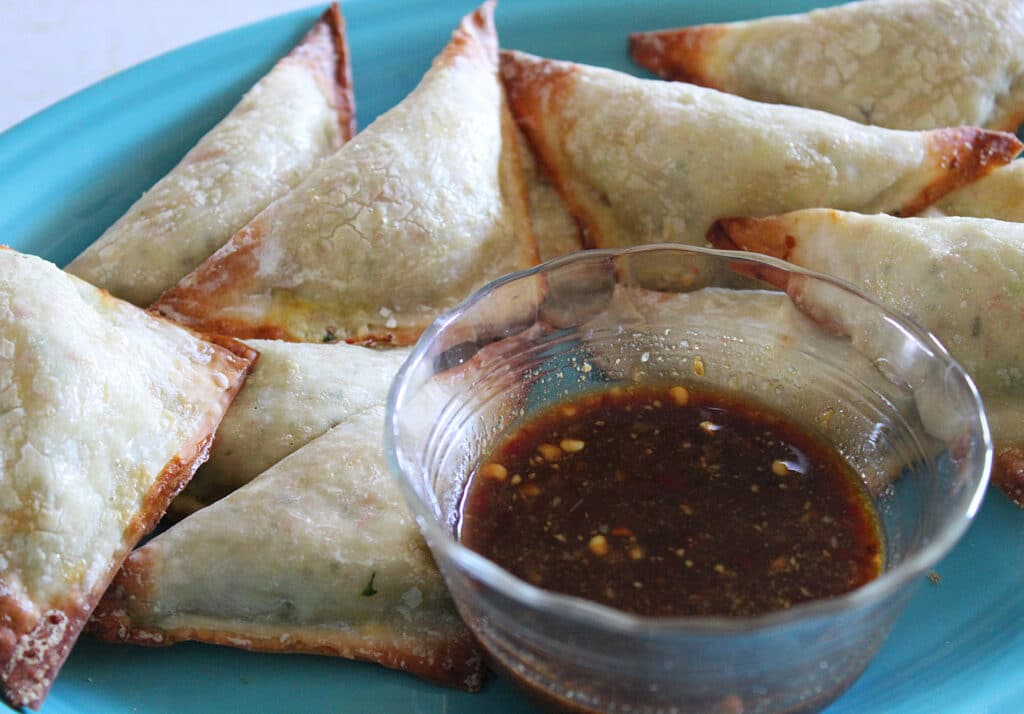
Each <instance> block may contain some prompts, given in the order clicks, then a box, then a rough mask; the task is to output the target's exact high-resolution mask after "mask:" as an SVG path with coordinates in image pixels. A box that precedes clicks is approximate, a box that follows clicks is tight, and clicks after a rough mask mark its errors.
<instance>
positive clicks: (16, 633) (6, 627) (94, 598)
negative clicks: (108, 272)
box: [0, 298, 257, 709]
mask: <svg viewBox="0 0 1024 714" xmlns="http://www.w3.org/2000/svg"><path fill="white" fill-rule="evenodd" d="M110 299H114V298H110ZM209 341H210V342H211V343H212V344H214V345H215V347H216V354H215V356H214V357H213V358H212V360H211V364H210V368H211V369H216V370H218V371H220V372H222V373H224V374H225V375H226V376H227V377H228V379H229V386H228V388H227V389H226V390H225V391H224V392H223V393H222V396H221V399H222V409H221V415H223V413H224V412H225V411H226V410H227V407H228V405H230V404H231V401H232V400H233V399H234V398H235V395H236V394H237V393H238V390H239V389H240V388H241V386H242V384H243V383H244V381H245V377H246V376H247V375H248V373H249V371H250V370H251V368H252V365H253V362H254V361H255V359H256V357H257V353H256V351H255V350H253V349H251V348H249V347H247V346H246V345H244V344H242V343H240V342H238V341H237V340H232V339H230V338H223V337H214V338H210V339H209ZM217 422H218V423H219V419H218V420H217ZM216 428H217V423H213V424H202V425H200V429H199V430H198V433H197V434H195V435H194V438H193V439H192V440H191V441H190V442H189V443H188V444H187V445H186V446H185V447H183V450H182V452H181V453H179V454H177V455H175V456H174V457H173V458H172V459H171V461H170V462H168V464H167V465H166V466H164V468H163V470H162V471H161V472H160V475H159V476H158V477H157V478H156V480H155V481H154V483H153V486H152V487H151V488H150V489H149V492H148V493H147V494H146V496H145V498H144V499H143V504H142V507H141V508H140V510H139V511H138V513H136V515H135V516H134V517H133V518H132V520H131V521H130V522H129V523H128V525H127V526H126V528H125V531H124V536H123V539H122V547H121V548H120V549H119V550H118V551H117V552H116V553H114V554H113V556H112V558H111V566H110V569H109V571H108V573H107V574H106V576H105V577H104V578H103V579H102V580H101V581H100V582H98V583H97V584H96V585H95V586H94V587H93V588H92V589H91V590H90V591H89V592H87V593H73V594H69V595H68V596H67V598H66V599H65V600H63V601H56V602H52V603H46V604H45V605H44V606H43V608H45V609H43V608H41V612H40V613H39V614H38V615H37V614H35V613H34V612H32V610H30V609H28V608H26V607H25V605H26V603H24V602H23V601H22V600H20V599H19V598H16V597H14V596H12V595H10V594H4V595H2V596H0V663H2V670H0V678H2V681H3V691H4V697H5V698H6V699H7V701H8V702H10V703H11V704H12V705H13V706H15V707H25V706H27V707H30V708H32V709H38V708H39V707H40V706H41V705H42V703H43V700H44V699H45V698H46V695H47V694H48V693H49V691H50V687H51V686H53V682H54V680H55V679H56V677H57V673H58V671H59V670H60V668H61V666H62V665H63V664H64V660H66V659H67V657H68V654H69V653H70V652H71V647H72V645H74V643H75V641H76V640H77V639H78V635H79V634H80V633H81V631H82V628H83V627H84V626H85V623H86V621H87V620H88V619H89V615H90V613H91V612H92V610H93V609H94V608H95V607H96V605H97V603H98V602H99V600H100V598H101V596H102V595H103V592H104V591H105V590H106V589H107V585H108V584H109V583H110V581H111V580H112V579H113V578H114V576H115V574H116V573H117V571H118V569H119V568H120V566H121V563H122V562H123V561H124V559H125V558H126V557H127V556H128V554H129V553H130V552H131V549H132V548H133V547H134V545H135V544H136V543H137V542H138V541H139V539H140V538H142V536H144V535H145V534H146V533H148V532H149V531H150V530H152V528H153V526H154V525H156V522H157V521H158V520H160V517H161V516H162V515H163V513H164V511H166V510H167V506H168V505H170V502H171V500H172V499H173V498H174V497H175V496H176V495H177V494H178V492H179V491H181V489H183V488H184V487H185V484H187V483H188V481H189V479H190V478H192V475H193V474H194V473H195V470H196V469H197V468H199V466H200V464H202V463H203V462H204V461H205V460H206V457H207V455H208V453H209V449H210V444H211V443H212V442H213V433H214V431H215V430H216ZM4 591H5V588H4V584H3V581H2V580H0V592H4ZM27 604H28V605H29V607H31V606H32V605H34V603H27Z"/></svg>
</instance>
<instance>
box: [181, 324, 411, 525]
mask: <svg viewBox="0 0 1024 714" xmlns="http://www.w3.org/2000/svg"><path fill="white" fill-rule="evenodd" d="M248 344H249V346H250V347H252V348H253V349H255V350H256V351H257V352H259V353H260V359H259V361H258V362H257V363H256V366H255V367H254V368H253V370H252V374H250V375H249V378H248V379H247V380H246V382H245V386H244V387H242V389H241V391H239V393H238V396H237V397H236V398H235V401H234V403H233V404H232V405H231V408H230V409H229V410H228V413H227V415H225V417H224V421H222V422H221V425H220V428H219V429H217V435H216V437H215V438H214V440H213V446H212V447H211V448H210V459H209V461H207V462H206V463H205V464H203V465H202V466H201V467H200V468H199V471H198V472H197V473H196V475H195V478H193V479H192V480H191V481H190V482H189V484H188V486H186V487H185V490H184V491H182V492H181V494H179V496H178V497H177V498H176V499H175V500H174V503H173V504H172V505H171V510H172V511H174V512H176V513H180V514H182V515H184V514H187V513H191V512H193V511H196V510H198V509H200V508H202V507H204V506H206V505H208V504H210V503H212V502H214V501H216V500H218V499H220V498H222V497H224V496H226V495H227V494H229V493H231V492H232V491H234V490H235V489H237V488H239V487H240V486H244V485H245V484H247V483H249V482H250V481H251V480H252V479H254V478H255V477H256V476H258V475H259V474H261V473H263V472H264V471H266V470H267V469H268V468H270V467H271V466H273V465H274V464H276V463H277V462H278V461H280V460H281V459H283V458H284V457H285V456H287V455H288V454H290V453H292V452H293V451H295V450H296V449H299V448H301V447H302V446H305V445H306V444H307V443H309V442H310V441H312V440H313V439H315V438H316V437H318V436H320V435H321V434H323V433H325V432H326V431H328V430H329V429H331V428H332V427H334V426H336V425H338V424H340V423H341V422H342V421H344V420H346V419H348V418H350V417H352V416H354V415H355V414H358V413H360V412H362V411H365V410H367V409H369V408H370V407H373V406H379V405H383V404H384V402H385V401H386V400H387V396H388V389H389V387H390V386H391V381H392V379H394V376H395V374H397V373H398V368H399V367H401V366H402V363H403V362H404V361H405V359H406V357H408V356H409V351H408V350H406V349H393V350H372V349H368V348H366V347H360V346H358V345H346V344H335V345H312V344H297V343H294V342H281V341H279V340H251V341H249V342H248Z"/></svg>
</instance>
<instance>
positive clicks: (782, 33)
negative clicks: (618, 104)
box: [629, 0, 1024, 131]
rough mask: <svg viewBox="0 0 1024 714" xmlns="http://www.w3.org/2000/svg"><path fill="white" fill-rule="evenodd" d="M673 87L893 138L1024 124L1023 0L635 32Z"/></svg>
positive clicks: (859, 8) (889, 5)
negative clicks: (829, 119) (872, 128)
mask: <svg viewBox="0 0 1024 714" xmlns="http://www.w3.org/2000/svg"><path fill="white" fill-rule="evenodd" d="M629 47H630V53H631V54H632V56H633V59H634V60H635V61H636V62H637V63H639V64H640V65H642V66H644V67H646V68H647V69H649V70H651V71H652V72H655V73H656V74H659V75H661V76H662V77H666V78H668V79H681V80H686V81H689V82H695V83H697V84H701V85H704V86H706V87H714V88H715V89H721V90H723V91H726V92H731V93H733V94H738V95H740V96H744V97H747V98H749V99H756V100H759V101H762V102H777V103H780V104H793V105H796V106H801V107H809V108H811V109H822V110H824V111H827V112H831V113H833V114H838V115H840V116H844V117H847V118H848V119H853V120H854V121H859V122H864V123H865V124H876V125H878V126H885V127H889V128H891V129H935V128H939V127H946V126H960V125H970V126H984V127H989V128H991V129H1002V130H1005V131H1016V129H1017V127H1018V126H1019V125H1020V123H1021V121H1022V120H1024V7H1022V6H1021V4H1020V3H1019V2H1016V0H989V1H987V2H962V0H909V1H908V0H873V1H871V2H854V3H848V4H845V5H840V6H839V7H834V8H829V9H824V10H815V11H813V12H809V13H805V14H803V15H788V16H781V17H769V18H765V19H761V20H750V21H746V22H733V23H728V24H722V25H700V26H696V27H686V28H681V29H676V30H664V31H661V32H649V33H639V34H635V35H632V36H631V37H630V42H629Z"/></svg>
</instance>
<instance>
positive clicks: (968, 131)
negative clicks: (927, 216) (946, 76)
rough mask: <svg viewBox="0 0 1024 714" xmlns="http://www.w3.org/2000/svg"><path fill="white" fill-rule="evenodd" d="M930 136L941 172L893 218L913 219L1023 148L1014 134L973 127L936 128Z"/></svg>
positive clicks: (1011, 157) (929, 141)
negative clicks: (905, 217) (916, 214)
mask: <svg viewBox="0 0 1024 714" xmlns="http://www.w3.org/2000/svg"><path fill="white" fill-rule="evenodd" d="M928 134H929V137H928V143H929V146H930V148H931V149H932V150H933V151H934V152H935V154H936V155H937V156H939V158H940V164H939V165H940V172H939V174H938V175H937V176H936V177H935V178H934V179H933V180H932V181H931V182H930V183H929V184H928V185H927V186H925V187H924V189H922V190H921V192H920V193H919V194H918V195H917V196H915V197H914V198H912V199H910V200H909V201H907V202H906V203H905V204H904V205H903V206H901V207H900V208H899V209H898V210H897V211H894V212H893V213H894V215H898V216H912V215H914V214H915V213H919V212H920V211H923V210H924V209H925V208H927V207H928V206H930V205H931V204H933V203H935V202H936V201H937V200H939V199H940V198H942V197H943V196H945V195H946V194H947V193H949V192H950V191H953V190H954V189H957V188H960V187H961V186H966V185H967V184H969V183H971V182H972V181H976V180H978V179H980V178H982V177H983V176H987V175H988V174H990V173H991V172H992V171H994V170H995V169H997V168H999V167H1000V166H1004V165H1006V164H1008V163H1010V162H1011V161H1013V158H1014V157H1015V156H1016V155H1017V154H1019V153H1020V150H1021V148H1022V147H1024V144H1021V142H1020V141H1019V140H1018V139H1017V137H1015V136H1014V135H1013V134H1007V133H1006V132H1001V131H988V130H986V129H978V128H976V127H970V126H962V127H956V128H953V129H936V130H934V131H930V132H928Z"/></svg>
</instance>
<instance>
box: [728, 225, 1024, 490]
mask: <svg viewBox="0 0 1024 714" xmlns="http://www.w3.org/2000/svg"><path fill="white" fill-rule="evenodd" d="M709 235H710V238H711V241H712V243H713V244H714V245H716V246H717V247H720V248H742V249H745V250H750V251H756V252H759V253H765V254H767V255H773V256H775V257H777V258H782V259H784V260H788V261H791V262H793V263H796V264H798V265H803V266H805V267H807V268H811V269H813V270H818V271H821V272H825V273H829V274H831V275H835V276H837V277H840V278H843V279H844V280H848V281H850V282H851V283H853V284H854V285H856V286H857V287H859V288H861V289H862V290H864V291H865V292H867V293H869V294H871V295H873V296H874V297H876V298H878V299H879V300H881V301H882V302H884V303H886V304H887V305H889V306H890V307H892V308H894V309H896V310H899V311H901V312H903V313H904V314H907V315H910V316H911V317H914V318H915V319H916V320H918V321H919V322H920V323H921V324H922V325H923V326H924V327H926V328H927V329H928V330H930V331H931V332H933V333H934V334H935V336H936V337H938V338H939V340H940V341H941V342H942V343H943V344H944V345H945V346H946V348H947V349H948V350H949V352H950V354H951V355H952V356H953V357H954V358H955V359H956V360H957V361H959V362H960V364H962V365H963V366H964V368H965V369H966V370H967V371H968V373H969V374H970V375H971V377H972V378H973V379H974V382H975V384H977V386H978V390H979V391H980V392H981V396H982V398H983V399H984V400H985V410H986V412H987V413H988V417H989V425H990V427H991V429H992V436H993V440H994V441H995V443H996V450H997V458H996V468H995V469H994V470H993V480H994V481H995V482H996V483H997V484H998V485H999V486H1000V487H1001V488H1002V489H1003V490H1004V491H1006V492H1007V493H1008V494H1010V495H1011V497H1014V498H1015V499H1016V500H1017V501H1018V502H1019V503H1021V504H1022V505H1024V460H1021V459H1020V458H1019V455H1020V453H1021V450H1022V449H1024V333H1022V332H1021V329H1020V324H1021V314H1022V313H1024V299H1022V297H1021V296H1022V294H1024V277H1022V276H1024V225H1022V224H1020V223H1008V222H1003V221H993V220H985V219H980V218H913V219H911V218H903V219H897V218H892V217H890V216H882V215H876V216H864V215H860V214H856V213H843V212H838V211H829V210H823V209H822V210H807V211H797V212H794V213H789V214H786V215H782V216H771V217H767V218H735V219H727V220H721V221H718V222H717V223H716V224H715V226H714V228H713V229H712V231H711V233H710V234H709ZM781 276H782V274H780V273H775V272H772V273H770V274H766V275H765V276H763V277H765V278H766V279H768V280H772V281H773V282H775V283H776V284H777V286H778V287H779V288H782V289H785V290H787V291H788V292H789V293H790V294H791V295H793V296H794V299H797V298H800V299H801V300H803V302H804V303H805V307H807V308H809V309H810V310H811V311H813V310H814V309H815V307H816V306H815V305H813V304H806V303H813V298H805V297H801V295H800V293H801V285H800V284H789V282H788V281H787V280H780V279H779V278H780V277H781ZM1015 454H1016V456H1015Z"/></svg>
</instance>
